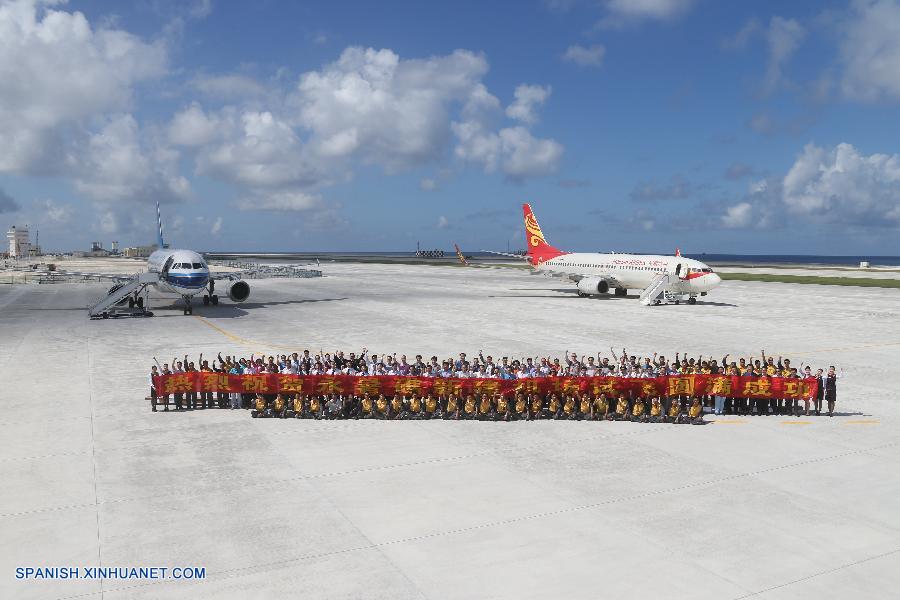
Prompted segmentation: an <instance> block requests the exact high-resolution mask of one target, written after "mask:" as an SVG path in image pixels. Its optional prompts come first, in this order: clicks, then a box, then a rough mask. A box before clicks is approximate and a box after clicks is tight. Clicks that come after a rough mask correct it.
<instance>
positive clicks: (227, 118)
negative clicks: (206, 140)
mask: <svg viewBox="0 0 900 600" xmlns="http://www.w3.org/2000/svg"><path fill="white" fill-rule="evenodd" d="M203 119H205V120H206V121H207V122H209V121H212V122H214V123H215V129H216V131H217V136H218V137H219V139H218V140H217V141H215V142H213V143H210V144H208V145H207V146H204V147H203V148H202V149H201V151H200V153H199V155H198V158H197V171H198V172H199V173H200V174H204V175H212V176H215V177H218V178H219V179H222V180H224V181H228V182H230V183H233V184H236V185H239V186H244V187H247V188H251V189H259V188H275V187H285V186H301V187H306V186H314V185H320V184H323V183H324V182H325V180H326V176H325V174H324V172H323V171H322V168H321V166H320V165H318V164H314V163H318V161H317V160H316V157H314V156H310V154H309V152H308V151H307V148H306V147H305V146H304V145H303V144H302V142H301V140H300V138H299V136H298V135H297V133H296V132H295V131H294V129H293V128H292V127H291V126H290V124H289V123H288V122H287V121H285V120H284V119H282V118H279V117H277V116H276V115H274V114H273V113H271V112H269V111H262V112H260V111H255V110H244V111H241V112H238V111H237V110H235V109H232V108H226V109H223V110H222V111H220V112H219V113H217V114H215V115H213V116H210V115H206V114H204V115H203V117H202V118H201V117H200V116H199V115H196V122H197V123H201V124H202V123H203V122H204V121H203ZM198 131H199V132H203V131H205V129H203V127H199V128H198Z"/></svg>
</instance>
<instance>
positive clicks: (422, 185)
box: [419, 177, 437, 192]
mask: <svg viewBox="0 0 900 600" xmlns="http://www.w3.org/2000/svg"><path fill="white" fill-rule="evenodd" d="M419 189H420V190H422V191H423V192H432V191H434V190H436V189H437V181H436V180H434V179H432V178H431V177H424V178H422V180H421V181H419Z"/></svg>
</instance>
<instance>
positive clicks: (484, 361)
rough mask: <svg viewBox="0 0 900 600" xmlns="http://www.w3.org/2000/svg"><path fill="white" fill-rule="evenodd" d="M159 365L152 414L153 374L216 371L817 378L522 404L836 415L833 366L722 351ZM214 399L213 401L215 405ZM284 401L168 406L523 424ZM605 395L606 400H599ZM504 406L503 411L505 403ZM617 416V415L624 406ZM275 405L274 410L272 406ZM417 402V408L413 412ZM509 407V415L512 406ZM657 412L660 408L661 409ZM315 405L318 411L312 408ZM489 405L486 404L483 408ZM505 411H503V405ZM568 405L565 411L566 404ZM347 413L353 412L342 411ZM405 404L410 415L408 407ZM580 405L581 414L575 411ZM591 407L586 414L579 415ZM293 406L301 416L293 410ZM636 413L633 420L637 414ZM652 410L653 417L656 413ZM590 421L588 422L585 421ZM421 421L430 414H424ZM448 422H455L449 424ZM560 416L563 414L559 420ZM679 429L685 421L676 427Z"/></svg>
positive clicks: (610, 414) (359, 401)
mask: <svg viewBox="0 0 900 600" xmlns="http://www.w3.org/2000/svg"><path fill="white" fill-rule="evenodd" d="M153 360H154V362H155V363H156V364H155V365H153V366H152V368H151V372H150V385H151V390H150V393H151V399H152V406H153V410H154V411H155V410H156V405H157V404H158V403H159V402H158V400H160V399H163V400H164V402H162V404H164V406H165V409H166V410H168V407H169V401H168V397H167V396H163V395H162V394H161V393H159V392H158V391H157V390H156V389H155V387H154V377H156V376H158V375H170V374H178V373H185V372H191V371H199V372H215V373H224V374H231V375H244V374H253V375H255V374H261V373H279V374H289V375H350V376H360V377H366V376H377V375H399V376H418V377H435V378H498V379H527V378H534V377H599V376H610V377H623V378H624V377H628V378H645V377H646V378H650V377H659V376H664V375H690V374H713V375H715V374H724V375H743V376H756V377H770V378H776V377H780V378H793V379H799V378H810V377H815V378H816V379H817V381H818V392H817V395H816V397H815V398H814V399H812V400H805V401H797V400H791V399H784V400H776V399H753V398H740V397H726V396H701V397H696V398H693V397H689V396H679V397H677V398H668V397H659V398H650V399H641V398H627V397H624V396H622V397H621V398H619V397H616V398H605V397H604V400H605V401H606V408H604V409H602V410H601V409H600V407H599V406H598V405H597V403H599V402H600V396H597V397H592V395H590V394H584V395H581V396H579V395H577V394H576V395H573V396H572V397H571V398H559V397H557V398H556V403H555V404H554V403H553V397H552V395H543V396H541V398H540V403H541V407H540V409H539V410H538V409H537V408H536V403H537V400H535V399H534V398H532V397H529V398H526V399H525V401H524V402H525V404H527V405H528V407H529V409H528V411H526V412H527V415H528V418H530V419H536V418H573V419H577V418H582V419H585V418H591V419H595V418H597V417H598V416H599V415H600V413H602V414H603V416H602V417H600V418H613V419H615V418H617V417H616V415H620V418H621V419H622V420H624V418H625V417H629V418H630V420H634V418H638V420H644V419H645V418H646V420H651V419H653V418H660V419H663V418H665V419H670V418H672V416H671V415H669V413H670V412H671V409H672V406H673V404H675V403H674V402H673V400H675V399H677V400H678V402H677V405H678V410H679V411H680V412H679V413H676V414H675V417H678V416H679V415H681V413H683V414H684V415H685V416H686V417H687V418H689V419H692V420H693V419H697V418H700V419H701V420H702V414H703V412H704V409H706V410H708V411H709V412H714V413H715V414H717V415H722V414H736V415H749V414H758V415H770V414H783V415H797V416H799V415H800V414H806V415H809V414H812V413H815V414H816V415H819V414H821V413H822V412H824V411H825V407H824V406H823V404H827V414H828V415H829V416H833V414H834V406H835V402H836V400H837V379H838V378H839V377H840V375H838V374H837V372H836V370H835V367H834V366H831V367H829V368H828V370H827V371H825V370H824V369H817V370H816V371H813V370H812V367H811V366H810V365H804V364H803V363H802V362H801V363H800V365H799V366H794V365H793V364H792V363H791V360H790V359H789V358H784V357H781V356H778V357H777V358H776V357H773V356H767V355H766V353H765V351H761V352H760V354H759V356H758V357H757V356H748V357H739V358H737V360H735V359H734V358H732V357H731V356H730V355H728V354H726V355H725V356H723V357H722V358H721V360H717V359H715V358H712V357H706V358H704V356H702V355H699V356H696V357H693V356H688V355H687V354H684V355H682V354H681V353H676V354H675V357H674V358H673V359H670V358H666V357H665V356H663V355H659V354H657V353H654V354H653V355H652V356H638V355H629V354H628V353H627V352H626V350H625V348H623V349H622V352H621V354H617V353H616V352H615V350H614V349H612V348H610V352H609V356H603V355H602V354H601V353H599V352H598V353H597V355H596V357H595V356H585V355H581V356H578V355H577V354H576V353H574V352H573V353H569V352H568V351H566V352H565V353H564V355H563V358H562V359H560V358H558V357H557V358H551V357H549V356H545V357H525V358H510V357H507V356H503V357H501V358H500V359H499V360H494V358H493V356H491V355H488V356H485V355H484V353H483V352H479V353H478V355H477V356H475V357H472V358H469V357H468V356H467V355H466V353H464V352H461V353H460V354H459V356H458V358H446V359H444V360H439V359H438V357H437V356H432V357H430V358H429V359H428V360H427V361H426V360H424V359H423V356H422V355H416V356H415V358H414V360H413V361H409V360H408V359H407V357H406V355H401V356H400V357H399V358H398V357H397V355H396V354H381V355H379V354H375V353H370V352H369V351H368V350H367V349H366V348H363V349H362V351H361V352H359V353H358V354H357V353H355V352H350V353H346V354H345V353H344V352H342V351H335V352H333V353H326V352H323V351H320V352H318V353H316V354H313V353H311V352H310V351H309V350H304V351H303V352H302V353H299V352H294V353H292V354H290V355H288V354H281V355H279V356H274V355H273V356H256V355H253V354H251V355H250V356H249V357H238V356H225V357H223V356H222V355H221V353H220V354H218V355H217V357H216V359H214V360H212V361H209V360H205V359H204V358H203V355H202V354H200V356H199V358H198V359H197V361H196V362H195V361H190V360H188V357H187V356H185V357H184V359H183V360H179V359H178V358H177V357H176V358H173V359H172V362H171V365H172V366H171V368H170V366H169V363H165V364H160V363H159V361H158V360H157V359H156V358H155V357H154V359H153ZM214 396H215V399H214ZM287 396H288V397H285V396H282V399H281V400H282V402H283V403H284V408H283V409H282V410H279V411H275V410H274V404H275V403H276V401H277V398H276V396H275V395H265V396H260V397H255V396H254V395H253V394H246V393H245V394H240V393H230V394H229V393H221V392H220V393H214V392H184V393H175V394H173V399H174V405H175V408H176V409H177V410H180V409H183V408H198V407H199V408H202V407H207V408H211V407H213V406H219V407H222V408H224V407H226V406H227V407H230V408H252V409H253V410H254V411H257V413H258V414H263V415H268V414H279V415H282V416H289V415H290V414H293V415H295V416H311V417H312V418H348V417H351V418H352V417H363V418H365V417H366V416H373V417H380V418H432V417H433V416H434V415H435V414H439V415H440V417H441V418H457V417H458V418H475V417H478V418H481V417H482V416H485V418H487V416H488V415H492V416H491V417H490V418H497V417H498V415H499V418H502V419H508V418H518V417H521V415H522V414H524V413H522V411H519V410H515V407H516V406H519V400H518V398H515V399H514V398H506V397H500V398H493V397H489V398H487V399H485V398H483V397H473V398H472V402H474V404H475V405H476V406H478V407H480V406H482V405H483V404H485V403H486V402H489V403H490V404H491V406H493V408H491V409H486V411H485V412H484V413H483V415H482V411H480V410H476V411H475V412H474V413H472V412H471V411H466V410H465V407H466V406H467V405H468V403H469V400H470V399H469V398H468V397H467V398H456V399H455V400H456V403H457V406H456V408H453V409H452V410H449V411H448V410H447V405H448V403H449V401H450V396H449V395H448V396H443V397H440V398H432V399H431V402H433V403H435V406H438V405H440V409H439V410H412V409H411V408H410V407H409V406H408V405H410V404H411V403H413V402H414V401H416V402H417V403H418V404H422V405H425V404H428V403H429V398H427V397H425V398H422V397H416V398H413V397H403V396H392V397H390V398H383V401H384V403H385V406H386V409H385V410H384V411H378V410H377V404H378V401H379V400H381V399H382V398H381V397H375V398H372V397H370V398H369V400H370V401H371V402H372V403H373V405H375V408H376V410H368V411H365V410H363V409H362V407H363V405H364V404H366V397H365V395H360V396H354V395H350V396H338V397H336V398H329V397H327V396H326V395H320V396H308V397H306V398H302V397H301V396H302V395H296V394H288V395H287ZM601 396H602V395H601ZM259 398H262V399H263V400H264V401H265V406H263V407H262V410H260V406H259ZM298 400H301V401H302V406H298V407H295V406H294V404H295V403H296V402H297V401H298ZM329 402H330V403H331V404H332V407H335V406H336V405H337V404H340V405H341V407H340V410H336V409H335V410H332V409H330V408H328V404H329ZM501 402H502V404H501ZM622 402H624V403H625V406H622V409H623V411H621V414H620V411H619V408H620V403H622ZM798 402H803V403H804V407H803V408H801V407H799V406H798ZM695 403H696V404H699V409H698V414H697V416H695V417H691V412H692V409H693V408H694V405H695ZM269 404H272V405H273V406H269ZM418 404H417V406H418ZM459 405H461V406H462V408H461V409H460V410H461V412H458V411H457V408H459ZM511 405H514V406H513V410H510V406H511ZM657 405H658V406H657ZM312 406H316V407H317V408H312ZM485 406H486V404H485ZM501 406H502V407H503V410H499V407H501ZM566 406H570V407H573V408H571V409H570V410H566V409H565V407H566ZM348 407H349V408H348ZM404 407H406V408H404ZM576 407H577V409H576ZM584 408H587V409H589V410H584ZM298 409H299V410H298ZM635 410H637V411H638V413H635ZM654 413H656V414H654ZM589 414H590V416H588V415H589ZM426 415H429V416H427V417H426ZM448 415H452V417H449V416H448ZM563 415H564V416H563ZM676 422H683V419H682V420H678V421H676Z"/></svg>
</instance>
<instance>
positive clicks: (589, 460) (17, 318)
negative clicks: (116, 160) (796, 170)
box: [0, 263, 900, 599]
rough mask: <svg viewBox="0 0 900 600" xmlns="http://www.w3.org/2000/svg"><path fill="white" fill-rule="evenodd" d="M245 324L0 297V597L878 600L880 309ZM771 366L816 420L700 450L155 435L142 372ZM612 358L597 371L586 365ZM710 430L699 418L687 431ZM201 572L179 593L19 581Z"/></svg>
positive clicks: (467, 303)
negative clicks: (156, 368) (835, 388)
mask: <svg viewBox="0 0 900 600" xmlns="http://www.w3.org/2000/svg"><path fill="white" fill-rule="evenodd" d="M322 269H323V271H324V272H325V277H323V278H319V279H287V280H257V281H251V282H250V283H251V296H250V300H249V301H248V302H246V303H244V304H241V305H233V304H231V303H229V302H227V301H223V304H220V305H219V306H216V307H212V306H210V307H204V306H202V305H201V306H197V307H196V309H195V313H194V316H193V317H185V316H183V315H182V311H181V309H180V305H177V304H176V303H175V300H174V299H172V298H161V297H156V296H152V298H151V300H152V308H153V310H154V312H155V313H156V315H157V316H156V317H154V318H150V319H122V320H102V321H89V320H88V319H87V316H86V310H85V307H86V306H87V305H88V303H89V302H90V301H91V300H93V299H95V298H96V297H97V296H99V295H101V294H102V293H103V291H104V290H105V289H106V287H108V286H105V285H104V284H57V285H47V286H39V285H0V381H2V382H3V386H2V388H3V391H4V393H3V394H2V400H0V402H2V406H3V408H4V410H3V412H2V415H0V432H2V435H0V481H2V482H3V484H2V485H0V530H2V531H3V535H2V536H0V573H3V576H2V577H0V597H2V598H17V599H18V598H42V599H43V598H110V599H120V598H129V599H131V598H134V599H137V598H142V599H143V598H271V597H291V598H317V599H318V598H359V597H366V598H390V599H403V598H434V599H437V598H452V599H470V598H516V599H519V598H597V597H610V598H648V597H654V598H685V599H688V598H690V599H695V598H716V599H718V598H727V599H738V598H764V599H787V598H807V597H815V598H820V599H828V598H835V599H838V598H840V599H844V598H848V597H853V598H884V597H886V596H889V595H890V594H891V593H892V592H890V591H889V590H893V589H896V587H897V586H898V585H900V515H898V513H897V511H896V510H895V508H896V505H897V498H898V497H900V464H898V463H900V461H898V459H897V456H898V452H900V428H898V425H900V419H898V416H900V410H898V401H900V391H898V386H897V383H898V378H897V375H896V367H895V365H896V364H897V362H898V359H900V342H898V340H900V304H898V302H897V299H898V296H897V291H896V290H891V289H879V288H855V287H841V286H817V285H792V284H776V283H756V282H733V281H728V282H725V283H723V284H722V285H721V286H720V288H718V289H716V290H714V291H713V292H712V293H711V294H710V296H708V297H707V298H705V299H704V300H708V302H706V303H703V302H701V303H699V304H697V305H696V306H688V305H678V306H675V305H669V306H659V307H645V306H641V305H640V304H639V303H638V302H637V301H636V300H635V299H633V298H631V299H628V298H613V297H606V298H597V299H595V298H591V299H581V298H577V297H576V296H575V295H574V294H573V293H572V286H571V285H570V284H567V283H565V282H563V281H560V280H556V279H547V278H544V277H540V276H531V275H528V274H527V272H525V271H523V270H519V269H503V268H477V269H475V268H473V269H465V268H457V267H438V266H410V265H373V264H353V263H340V264H323V267H322ZM364 346H365V347H368V348H369V350H370V351H372V352H376V353H378V354H381V353H383V352H391V353H392V352H397V353H398V355H399V354H400V353H406V354H407V356H408V357H409V358H412V357H413V356H414V355H415V354H417V353H421V354H424V355H425V356H426V358H427V357H428V356H430V355H431V354H436V355H437V356H438V357H441V358H443V357H447V356H455V355H456V354H458V353H459V352H467V353H468V354H469V355H473V354H477V353H478V351H479V350H483V351H484V353H485V354H492V355H493V356H494V357H495V358H499V357H502V356H511V357H512V356H515V357H524V356H538V355H539V356H545V355H549V356H551V357H556V356H559V357H562V354H563V352H565V351H566V350H568V351H570V352H571V351H575V352H578V353H579V354H581V353H592V354H595V353H596V352H597V351H598V350H599V351H603V352H605V353H608V352H609V349H610V347H614V348H615V351H616V353H619V352H620V351H621V349H622V347H623V346H625V347H626V348H627V350H628V353H629V354H638V355H645V356H646V355H652V353H653V352H654V351H659V352H661V353H663V354H665V355H666V356H673V357H674V355H675V353H676V352H685V351H687V352H689V353H691V354H697V353H702V354H703V355H705V356H713V357H715V358H717V359H718V358H721V357H722V355H723V354H725V353H731V354H733V355H746V354H750V353H752V354H754V355H756V356H758V355H759V352H760V350H762V349H765V351H766V353H767V355H773V356H776V357H777V356H778V355H779V354H783V355H784V356H787V357H791V358H792V359H793V362H795V363H797V362H799V361H801V360H802V361H804V362H806V363H809V364H812V365H813V367H814V368H815V367H820V366H821V367H827V366H828V365H829V364H835V365H837V366H838V367H839V368H843V371H844V377H843V378H842V379H841V380H840V382H839V392H838V411H839V413H840V414H839V415H838V416H836V417H834V418H830V419H829V418H827V417H801V418H789V417H774V416H773V417H733V416H727V417H719V418H718V419H719V420H718V421H716V422H715V423H713V424H711V425H709V426H705V427H690V426H674V425H651V424H633V423H605V422H604V423H589V422H556V421H547V422H517V423H485V422H449V421H440V422H431V421H428V422H382V421H328V422H325V421H306V420H255V419H251V418H250V416H249V414H248V413H247V412H246V411H238V410H236V411H230V410H217V409H214V410H198V411H193V412H187V413H177V414H176V413H174V412H169V413H163V412H158V413H152V412H150V409H149V404H148V403H147V402H146V401H144V397H145V396H146V395H147V393H148V389H147V388H148V381H147V373H148V371H149V367H150V365H151V364H152V357H154V356H156V357H158V359H159V360H160V362H170V361H171V360H172V358H173V357H182V356H183V355H184V354H190V355H191V356H192V357H196V356H197V355H198V354H199V353H200V352H202V353H203V355H204V358H207V357H208V358H213V357H214V356H215V354H216V353H217V352H219V351H221V352H222V353H223V354H239V355H245V354H246V355H249V354H250V353H251V352H252V353H256V354H261V353H266V354H269V353H275V352H278V353H282V352H284V353H287V352H289V351H302V350H303V349H305V348H308V349H310V350H319V349H323V350H325V351H333V350H335V349H341V350H344V351H345V352H350V351H357V352H358V351H359V350H360V349H361V348H362V347H364ZM607 355H608V354H607ZM711 419H714V417H711ZM62 565H67V566H68V565H75V566H152V565H160V566H168V567H174V566H197V567H204V568H205V569H206V577H205V579H203V580H199V581H185V580H159V581H146V580H136V581H135V580H127V581H119V580H104V581H102V582H101V581H97V580H47V581H34V580H27V581H23V580H17V579H15V576H14V573H15V569H16V568H17V567H19V566H62Z"/></svg>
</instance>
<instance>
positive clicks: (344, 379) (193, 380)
mask: <svg viewBox="0 0 900 600" xmlns="http://www.w3.org/2000/svg"><path fill="white" fill-rule="evenodd" d="M154 383H155V385H156V390H157V393H158V394H160V395H168V394H177V393H187V392H238V393H245V394H256V393H260V394H276V393H278V392H284V393H289V394H294V393H305V394H345V395H346V394H355V395H359V396H361V395H363V394H374V395H377V394H385V395H386V396H391V395H394V394H413V393H419V394H429V393H431V394H436V395H440V396H443V395H447V394H457V395H460V394H503V395H510V394H515V393H518V392H523V393H526V394H529V393H539V394H549V393H554V392H556V393H560V394H569V393H579V394H584V393H590V394H594V395H595V396H596V395H599V394H601V393H604V394H606V395H607V396H612V395H615V396H618V395H619V394H624V395H626V396H627V395H632V396H641V397H644V398H646V397H650V396H681V395H685V396H706V395H709V396H726V397H733V398H774V399H778V400H780V399H807V400H809V399H812V398H815V396H816V391H817V388H818V384H817V381H816V378H815V377H810V378H808V379H785V378H781V377H739V376H731V375H665V376H662V377H653V378H626V377H535V378H529V379H474V378H460V379H457V378H449V379H444V378H434V377H402V376H396V375H383V376H377V377H357V376H353V375H280V374H277V373H266V374H263V375H226V374H224V373H202V372H197V371H194V372H190V373H177V374H173V375H161V376H159V377H156V378H155V379H154Z"/></svg>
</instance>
